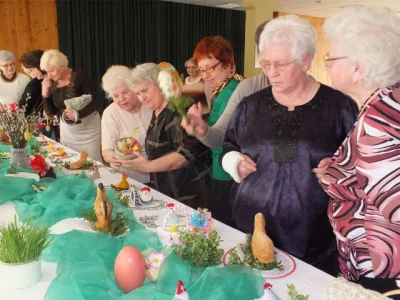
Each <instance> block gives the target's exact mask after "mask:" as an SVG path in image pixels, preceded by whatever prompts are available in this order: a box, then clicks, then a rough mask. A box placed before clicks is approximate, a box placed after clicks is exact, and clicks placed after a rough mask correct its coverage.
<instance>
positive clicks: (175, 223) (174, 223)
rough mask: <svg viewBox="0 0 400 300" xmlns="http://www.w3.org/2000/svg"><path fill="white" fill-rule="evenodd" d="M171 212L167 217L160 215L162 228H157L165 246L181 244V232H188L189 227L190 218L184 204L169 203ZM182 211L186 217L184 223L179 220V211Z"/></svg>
mask: <svg viewBox="0 0 400 300" xmlns="http://www.w3.org/2000/svg"><path fill="white" fill-rule="evenodd" d="M167 207H169V209H170V210H169V211H168V213H167V214H166V215H160V220H161V222H162V223H161V226H160V227H158V228H157V233H158V236H159V237H160V239H161V241H162V242H163V244H164V245H165V246H171V245H175V244H180V243H181V240H180V238H179V237H180V233H181V231H184V230H187V229H188V227H189V217H188V213H187V210H186V207H185V206H183V205H182V204H178V205H175V204H174V203H172V202H171V203H168V204H167ZM178 210H181V211H182V212H183V215H184V217H185V218H184V219H185V220H184V223H183V224H182V222H181V221H180V219H179V216H178V214H177V211H178Z"/></svg>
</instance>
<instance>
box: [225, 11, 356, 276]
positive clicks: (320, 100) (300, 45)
mask: <svg viewBox="0 0 400 300" xmlns="http://www.w3.org/2000/svg"><path fill="white" fill-rule="evenodd" d="M259 49H260V60H261V66H262V68H263V72H264V73H265V75H266V76H267V77H268V80H269V82H270V84H271V86H270V87H267V88H265V89H263V90H261V91H259V92H256V93H254V94H252V95H250V96H248V97H246V98H245V99H244V100H242V101H241V103H240V104H239V105H238V107H237V109H236V111H235V112H234V113H233V116H232V118H231V121H230V123H229V125H228V129H227V131H226V135H225V142H224V147H223V153H222V155H221V156H222V165H223V167H224V169H225V170H226V171H228V173H230V174H231V175H232V177H233V178H234V179H235V181H236V182H235V184H234V185H233V187H232V191H231V204H232V209H233V218H234V221H235V224H236V225H237V227H238V228H239V229H241V230H243V231H245V232H252V231H253V224H254V215H255V214H257V213H258V212H261V213H263V214H264V216H265V219H266V230H267V234H268V235H269V236H270V237H271V239H272V240H273V242H274V244H275V246H276V247H278V248H280V249H282V250H284V251H286V252H288V253H290V254H292V255H294V256H295V257H297V258H299V259H302V260H304V261H306V262H307V263H310V264H312V265H314V266H315V267H317V268H320V269H322V270H324V271H326V272H329V273H331V274H335V267H336V265H337V264H336V255H335V254H336V247H335V239H334V235H333V233H332V230H331V227H330V224H329V220H328V218H327V215H326V210H327V207H328V201H329V199H328V197H327V195H326V194H325V193H324V191H323V190H322V188H321V187H320V185H319V183H318V179H317V177H316V176H315V174H314V173H313V172H312V169H313V168H315V167H316V166H317V165H318V163H319V162H320V160H321V159H322V158H325V157H327V156H329V155H331V154H333V153H334V151H335V150H336V149H337V147H338V146H339V145H340V144H341V143H342V142H343V140H344V139H345V137H346V135H347V133H348V131H349V130H350V128H351V127H352V126H353V124H354V121H355V117H356V113H357V108H356V106H355V104H354V103H353V101H351V100H349V99H348V98H347V97H346V96H345V95H343V94H342V93H340V92H339V91H336V90H334V89H332V88H330V87H328V86H326V85H323V84H321V83H319V82H317V81H316V80H314V79H313V78H311V77H309V76H308V75H307V71H308V70H309V69H310V65H311V62H312V59H313V57H314V55H315V52H316V33H315V30H314V28H313V27H312V26H311V25H310V24H309V23H308V22H306V21H304V20H302V19H300V18H298V17H297V16H294V15H289V16H284V17H279V18H276V19H273V20H272V21H270V22H269V23H268V24H267V25H266V26H265V28H264V30H263V32H262V34H261V38H260V45H259Z"/></svg>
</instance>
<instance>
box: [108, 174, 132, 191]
mask: <svg viewBox="0 0 400 300" xmlns="http://www.w3.org/2000/svg"><path fill="white" fill-rule="evenodd" d="M111 187H112V188H113V189H116V190H117V191H122V190H129V183H128V176H127V175H126V174H122V179H121V181H120V182H119V183H118V184H116V185H114V184H112V185H111Z"/></svg>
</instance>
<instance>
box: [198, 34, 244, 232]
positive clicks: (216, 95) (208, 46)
mask: <svg viewBox="0 0 400 300" xmlns="http://www.w3.org/2000/svg"><path fill="white" fill-rule="evenodd" d="M193 59H194V61H195V63H196V64H197V66H198V68H199V73H200V75H201V76H202V78H203V80H204V83H205V85H206V86H207V87H208V88H210V89H212V90H213V96H212V98H211V113H210V116H209V118H208V125H209V126H213V125H214V124H215V123H216V122H217V121H218V119H219V117H220V116H221V115H222V113H223V112H224V110H225V107H226V105H227V104H228V102H229V99H230V97H231V95H232V93H233V91H234V90H235V89H236V87H237V86H238V84H239V82H240V81H242V80H243V77H242V76H240V75H239V74H237V73H235V59H234V54H233V48H232V45H231V43H230V42H229V41H227V40H226V39H224V38H223V37H221V36H214V37H205V38H203V39H202V40H200V42H198V43H197V46H196V49H195V50H194V53H193ZM197 105H201V103H198V104H197ZM199 109H200V108H199ZM211 152H212V161H213V165H212V175H213V186H212V199H211V201H209V204H208V207H209V209H210V210H211V212H212V213H213V217H214V218H216V219H218V220H219V221H221V222H223V223H226V224H231V209H230V206H229V193H230V189H231V186H232V183H233V181H232V177H231V176H230V175H229V174H228V173H226V172H225V171H224V170H223V168H222V166H221V164H220V162H219V156H220V154H221V152H222V147H218V148H213V149H211Z"/></svg>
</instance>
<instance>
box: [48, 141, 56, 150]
mask: <svg viewBox="0 0 400 300" xmlns="http://www.w3.org/2000/svg"><path fill="white" fill-rule="evenodd" d="M54 150H55V148H54V144H53V143H52V142H49V144H48V145H47V151H54Z"/></svg>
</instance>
